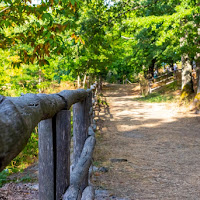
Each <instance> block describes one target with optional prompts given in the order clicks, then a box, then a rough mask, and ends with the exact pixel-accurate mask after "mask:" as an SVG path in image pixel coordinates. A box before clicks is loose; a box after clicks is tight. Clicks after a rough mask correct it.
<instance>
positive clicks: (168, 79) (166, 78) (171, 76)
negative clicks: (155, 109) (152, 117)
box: [149, 69, 181, 93]
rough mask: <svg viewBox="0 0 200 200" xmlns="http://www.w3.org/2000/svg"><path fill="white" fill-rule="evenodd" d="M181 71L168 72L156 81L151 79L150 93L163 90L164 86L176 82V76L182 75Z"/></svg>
mask: <svg viewBox="0 0 200 200" xmlns="http://www.w3.org/2000/svg"><path fill="white" fill-rule="evenodd" d="M180 72H181V70H180V69H179V70H177V71H176V72H173V71H172V72H167V73H165V74H162V75H160V76H158V77H157V78H156V79H149V93H152V92H153V91H154V90H156V89H159V88H161V87H162V86H164V85H168V84H170V83H173V82H174V81H175V79H176V78H175V76H176V74H177V73H180Z"/></svg>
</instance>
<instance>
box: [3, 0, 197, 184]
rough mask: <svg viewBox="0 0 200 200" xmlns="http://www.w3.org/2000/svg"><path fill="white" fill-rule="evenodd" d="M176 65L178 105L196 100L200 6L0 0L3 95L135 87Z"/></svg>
mask: <svg viewBox="0 0 200 200" xmlns="http://www.w3.org/2000/svg"><path fill="white" fill-rule="evenodd" d="M174 63H177V64H178V66H179V68H182V85H181V89H182V99H184V98H187V97H191V95H192V97H193V98H196V99H199V98H200V95H199V93H200V82H199V81H200V2H199V0H168V1H163V0H135V1H131V0H112V1H111V0H107V1H105V0H85V1H79V0H48V1H43V0H42V1H32V0H4V1H0V94H1V95H4V96H19V95H20V94H21V93H51V92H55V88H56V87H59V85H61V84H62V83H64V82H69V83H71V84H72V85H75V87H84V86H85V84H86V80H87V82H90V83H92V82H94V81H95V80H100V81H102V80H105V81H107V82H110V83H123V82H124V81H125V80H129V81H130V82H132V83H133V82H137V81H138V80H139V78H138V74H143V75H144V77H145V78H147V77H149V76H150V77H151V76H153V73H154V70H155V69H157V70H159V69H161V68H163V66H164V65H165V66H170V67H173V65H174ZM194 70H195V72H196V77H197V85H196V88H194V85H193V82H192V72H193V71H194ZM65 89H67V88H65ZM36 132H37V130H36ZM31 141H32V142H31V143H30V144H31V145H34V144H37V136H36V135H34V134H33V135H32V137H31ZM30 144H29V145H30ZM33 149H34V148H33ZM28 151H29V150H27V149H25V152H26V153H27V154H31V153H30V152H28ZM31 151H34V152H32V154H33V155H34V156H35V155H36V154H37V149H34V150H31ZM34 156H32V157H31V160H34V159H35V158H33V157H34ZM19 160H22V158H20V159H17V160H15V161H13V162H12V163H11V165H10V169H13V167H12V166H13V165H14V164H16V163H17V162H18V161H19ZM31 162H32V161H31ZM4 172H5V171H4ZM0 184H1V183H0Z"/></svg>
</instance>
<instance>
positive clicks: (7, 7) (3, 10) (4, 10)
mask: <svg viewBox="0 0 200 200" xmlns="http://www.w3.org/2000/svg"><path fill="white" fill-rule="evenodd" d="M8 8H10V7H7V8H4V9H3V10H1V11H0V13H2V12H4V11H5V10H7V9H8Z"/></svg>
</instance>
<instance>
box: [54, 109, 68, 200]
mask: <svg viewBox="0 0 200 200" xmlns="http://www.w3.org/2000/svg"><path fill="white" fill-rule="evenodd" d="M70 138H71V112H70V111H69V110H62V111H60V112H59V113H57V115H56V200H60V199H61V197H62V195H63V194H64V193H65V191H66V190H67V187H68V186H69V184H70Z"/></svg>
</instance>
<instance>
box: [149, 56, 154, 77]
mask: <svg viewBox="0 0 200 200" xmlns="http://www.w3.org/2000/svg"><path fill="white" fill-rule="evenodd" d="M155 64H156V58H153V60H152V61H151V65H150V66H149V73H150V74H151V76H152V77H153V74H154V68H155Z"/></svg>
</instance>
